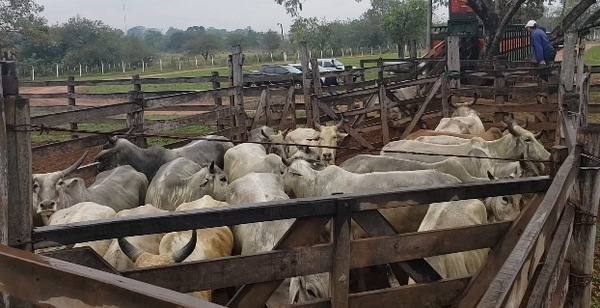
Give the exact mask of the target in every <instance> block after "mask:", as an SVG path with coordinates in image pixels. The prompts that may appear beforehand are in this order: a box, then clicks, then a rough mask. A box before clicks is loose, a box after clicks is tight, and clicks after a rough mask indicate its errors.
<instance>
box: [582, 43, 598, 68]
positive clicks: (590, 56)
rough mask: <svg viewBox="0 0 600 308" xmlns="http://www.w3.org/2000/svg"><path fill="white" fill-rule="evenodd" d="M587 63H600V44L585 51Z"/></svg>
mask: <svg viewBox="0 0 600 308" xmlns="http://www.w3.org/2000/svg"><path fill="white" fill-rule="evenodd" d="M585 64H586V65H600V46H596V47H593V48H590V49H588V50H586V51H585Z"/></svg>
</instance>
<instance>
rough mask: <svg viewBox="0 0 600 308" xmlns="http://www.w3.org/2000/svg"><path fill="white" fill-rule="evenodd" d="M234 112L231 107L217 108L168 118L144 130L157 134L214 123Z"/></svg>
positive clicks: (147, 132) (147, 126)
mask: <svg viewBox="0 0 600 308" xmlns="http://www.w3.org/2000/svg"><path fill="white" fill-rule="evenodd" d="M233 114H234V111H233V109H232V108H231V107H222V108H221V109H217V110H215V111H210V112H206V113H201V114H195V115H191V116H187V117H183V118H179V119H175V120H167V121H164V122H162V123H155V124H151V125H146V127H145V128H144V132H145V133H146V134H156V133H161V132H166V131H168V130H171V129H176V128H179V127H183V126H188V125H196V124H208V123H214V122H216V121H217V120H219V119H224V118H226V117H230V116H232V115H233Z"/></svg>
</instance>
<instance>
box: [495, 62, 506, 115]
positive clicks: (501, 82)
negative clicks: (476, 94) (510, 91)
mask: <svg viewBox="0 0 600 308" xmlns="http://www.w3.org/2000/svg"><path fill="white" fill-rule="evenodd" d="M502 69H503V67H502V66H501V65H500V63H499V62H498V61H497V60H495V61H494V70H495V71H500V70H502ZM505 87H506V78H504V76H495V77H494V88H495V89H504V88H505ZM494 100H495V103H496V105H502V104H504V103H506V97H505V96H504V95H503V94H495V95H494ZM505 116H506V113H505V112H495V113H494V122H496V123H500V122H502V121H504V117H505Z"/></svg>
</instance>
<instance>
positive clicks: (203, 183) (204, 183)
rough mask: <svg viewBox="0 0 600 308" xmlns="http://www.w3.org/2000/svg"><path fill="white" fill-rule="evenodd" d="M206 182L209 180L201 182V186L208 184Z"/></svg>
mask: <svg viewBox="0 0 600 308" xmlns="http://www.w3.org/2000/svg"><path fill="white" fill-rule="evenodd" d="M206 184H208V180H206V181H204V182H202V183H201V184H200V187H204V186H206Z"/></svg>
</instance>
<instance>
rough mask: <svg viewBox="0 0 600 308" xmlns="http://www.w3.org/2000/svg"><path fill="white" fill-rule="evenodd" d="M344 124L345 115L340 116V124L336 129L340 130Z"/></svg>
mask: <svg viewBox="0 0 600 308" xmlns="http://www.w3.org/2000/svg"><path fill="white" fill-rule="evenodd" d="M343 124H344V116H343V115H340V122H338V123H337V124H336V125H335V127H336V128H337V129H340V128H341V127H342V125H343Z"/></svg>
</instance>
